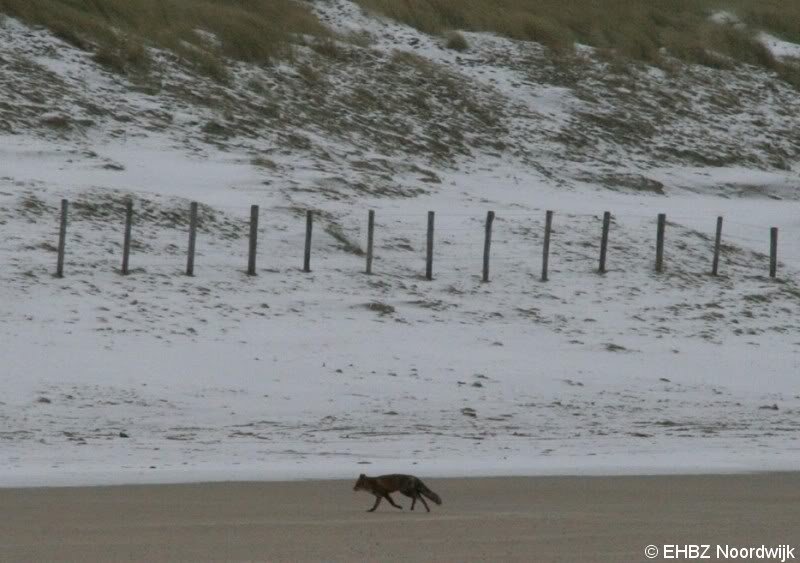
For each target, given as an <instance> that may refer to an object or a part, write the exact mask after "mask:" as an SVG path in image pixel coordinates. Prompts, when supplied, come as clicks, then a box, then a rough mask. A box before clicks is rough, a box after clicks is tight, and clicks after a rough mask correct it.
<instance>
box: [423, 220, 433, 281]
mask: <svg viewBox="0 0 800 563" xmlns="http://www.w3.org/2000/svg"><path fill="white" fill-rule="evenodd" d="M434 217H435V215H434V212H433V211H428V247H427V253H426V258H425V278H426V279H428V280H432V279H433V224H434Z"/></svg>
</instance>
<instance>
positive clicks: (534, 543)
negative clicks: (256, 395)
mask: <svg viewBox="0 0 800 563" xmlns="http://www.w3.org/2000/svg"><path fill="white" fill-rule="evenodd" d="M426 482H427V484H428V485H429V486H430V487H431V488H432V489H434V490H435V491H437V492H438V493H439V494H440V495H441V496H442V498H443V499H444V504H443V505H442V506H432V512H431V513H429V514H428V513H426V512H425V511H424V510H422V511H419V510H415V511H414V512H413V513H412V512H409V511H408V507H409V506H410V502H409V499H406V498H404V497H400V496H399V495H395V496H396V497H398V498H397V499H396V500H397V501H398V502H399V504H402V505H403V506H404V507H405V510H403V511H400V510H397V509H395V508H392V507H390V506H389V505H388V504H387V503H385V502H384V503H383V504H382V505H381V506H380V507H379V509H378V511H377V512H375V513H372V514H369V513H367V512H366V509H367V508H369V507H370V506H371V504H372V500H371V498H372V497H370V496H368V495H366V494H364V493H354V492H353V490H352V482H350V481H302V482H265V483H212V484H188V485H155V486H121V487H89V488H78V487H75V488H29V489H0V506H2V518H0V560H2V561H55V560H57V561H179V560H180V561H212V560H215V561H223V560H224V561H533V560H536V561H584V562H585V561H643V560H646V558H645V554H644V550H645V548H646V546H648V545H655V546H657V547H658V548H659V549H660V550H663V545H664V544H711V545H714V546H715V545H717V544H720V545H726V544H727V545H732V546H741V547H750V546H760V545H767V546H770V545H776V546H777V545H780V544H789V545H790V546H791V545H793V542H798V541H800V538H798V536H797V516H798V510H799V509H800V474H798V473H770V474H755V475H721V476H720V475H710V476H652V477H649V476H645V477H533V478H522V477H513V478H486V479H426ZM418 508H419V505H418ZM656 560H662V559H661V554H659V556H658V557H657V558H656Z"/></svg>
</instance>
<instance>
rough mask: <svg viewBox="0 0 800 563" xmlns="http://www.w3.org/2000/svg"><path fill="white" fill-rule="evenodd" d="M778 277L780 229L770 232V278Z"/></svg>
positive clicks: (773, 229) (772, 229) (776, 228)
mask: <svg viewBox="0 0 800 563" xmlns="http://www.w3.org/2000/svg"><path fill="white" fill-rule="evenodd" d="M777 275H778V227H772V228H771V229H770V230H769V277H771V278H774V277H776V276H777Z"/></svg>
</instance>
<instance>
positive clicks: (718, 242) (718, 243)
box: [711, 217, 722, 276]
mask: <svg viewBox="0 0 800 563" xmlns="http://www.w3.org/2000/svg"><path fill="white" fill-rule="evenodd" d="M721 247H722V217H717V236H716V238H715V239H714V261H713V263H712V264H711V275H712V276H717V275H719V253H720V250H721Z"/></svg>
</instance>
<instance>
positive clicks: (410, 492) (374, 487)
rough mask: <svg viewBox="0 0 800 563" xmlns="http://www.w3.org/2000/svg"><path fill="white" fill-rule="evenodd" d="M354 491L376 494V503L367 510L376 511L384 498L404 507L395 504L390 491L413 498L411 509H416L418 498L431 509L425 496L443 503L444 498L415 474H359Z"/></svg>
mask: <svg viewBox="0 0 800 563" xmlns="http://www.w3.org/2000/svg"><path fill="white" fill-rule="evenodd" d="M353 490H354V491H367V492H368V493H372V494H373V495H375V504H374V505H373V507H372V508H370V509H369V510H367V512H374V511H375V509H376V508H378V505H379V504H380V503H381V500H382V499H386V500H388V501H389V504H391V505H392V506H394V507H395V508H399V509H400V510H402V509H403V507H402V506H400V505H399V504H395V503H394V501H393V500H392V497H391V496H389V493H393V492H395V491H400V492H401V493H402V494H404V495H406V496H407V497H409V498H410V499H411V510H414V505H415V504H417V499H419V500H421V501H422V504H423V506H425V510H427V511H428V512H430V511H431V509H430V508H428V503H427V502H425V498H424V497H428V499H429V500H432V501H433V502H435V503H436V504H442V498H441V497H440V496H439V495H437V494H436V493H434V492H433V491H432V490H430V489H429V488H428V487H426V486H425V483H423V482H422V481H420V480H419V479H418V478H416V477H414V476H413V475H400V474H395V475H380V476H378V477H367V476H366V475H364V474H363V473H362V474H361V475H359V476H358V481H356V486H355V487H353Z"/></svg>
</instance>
